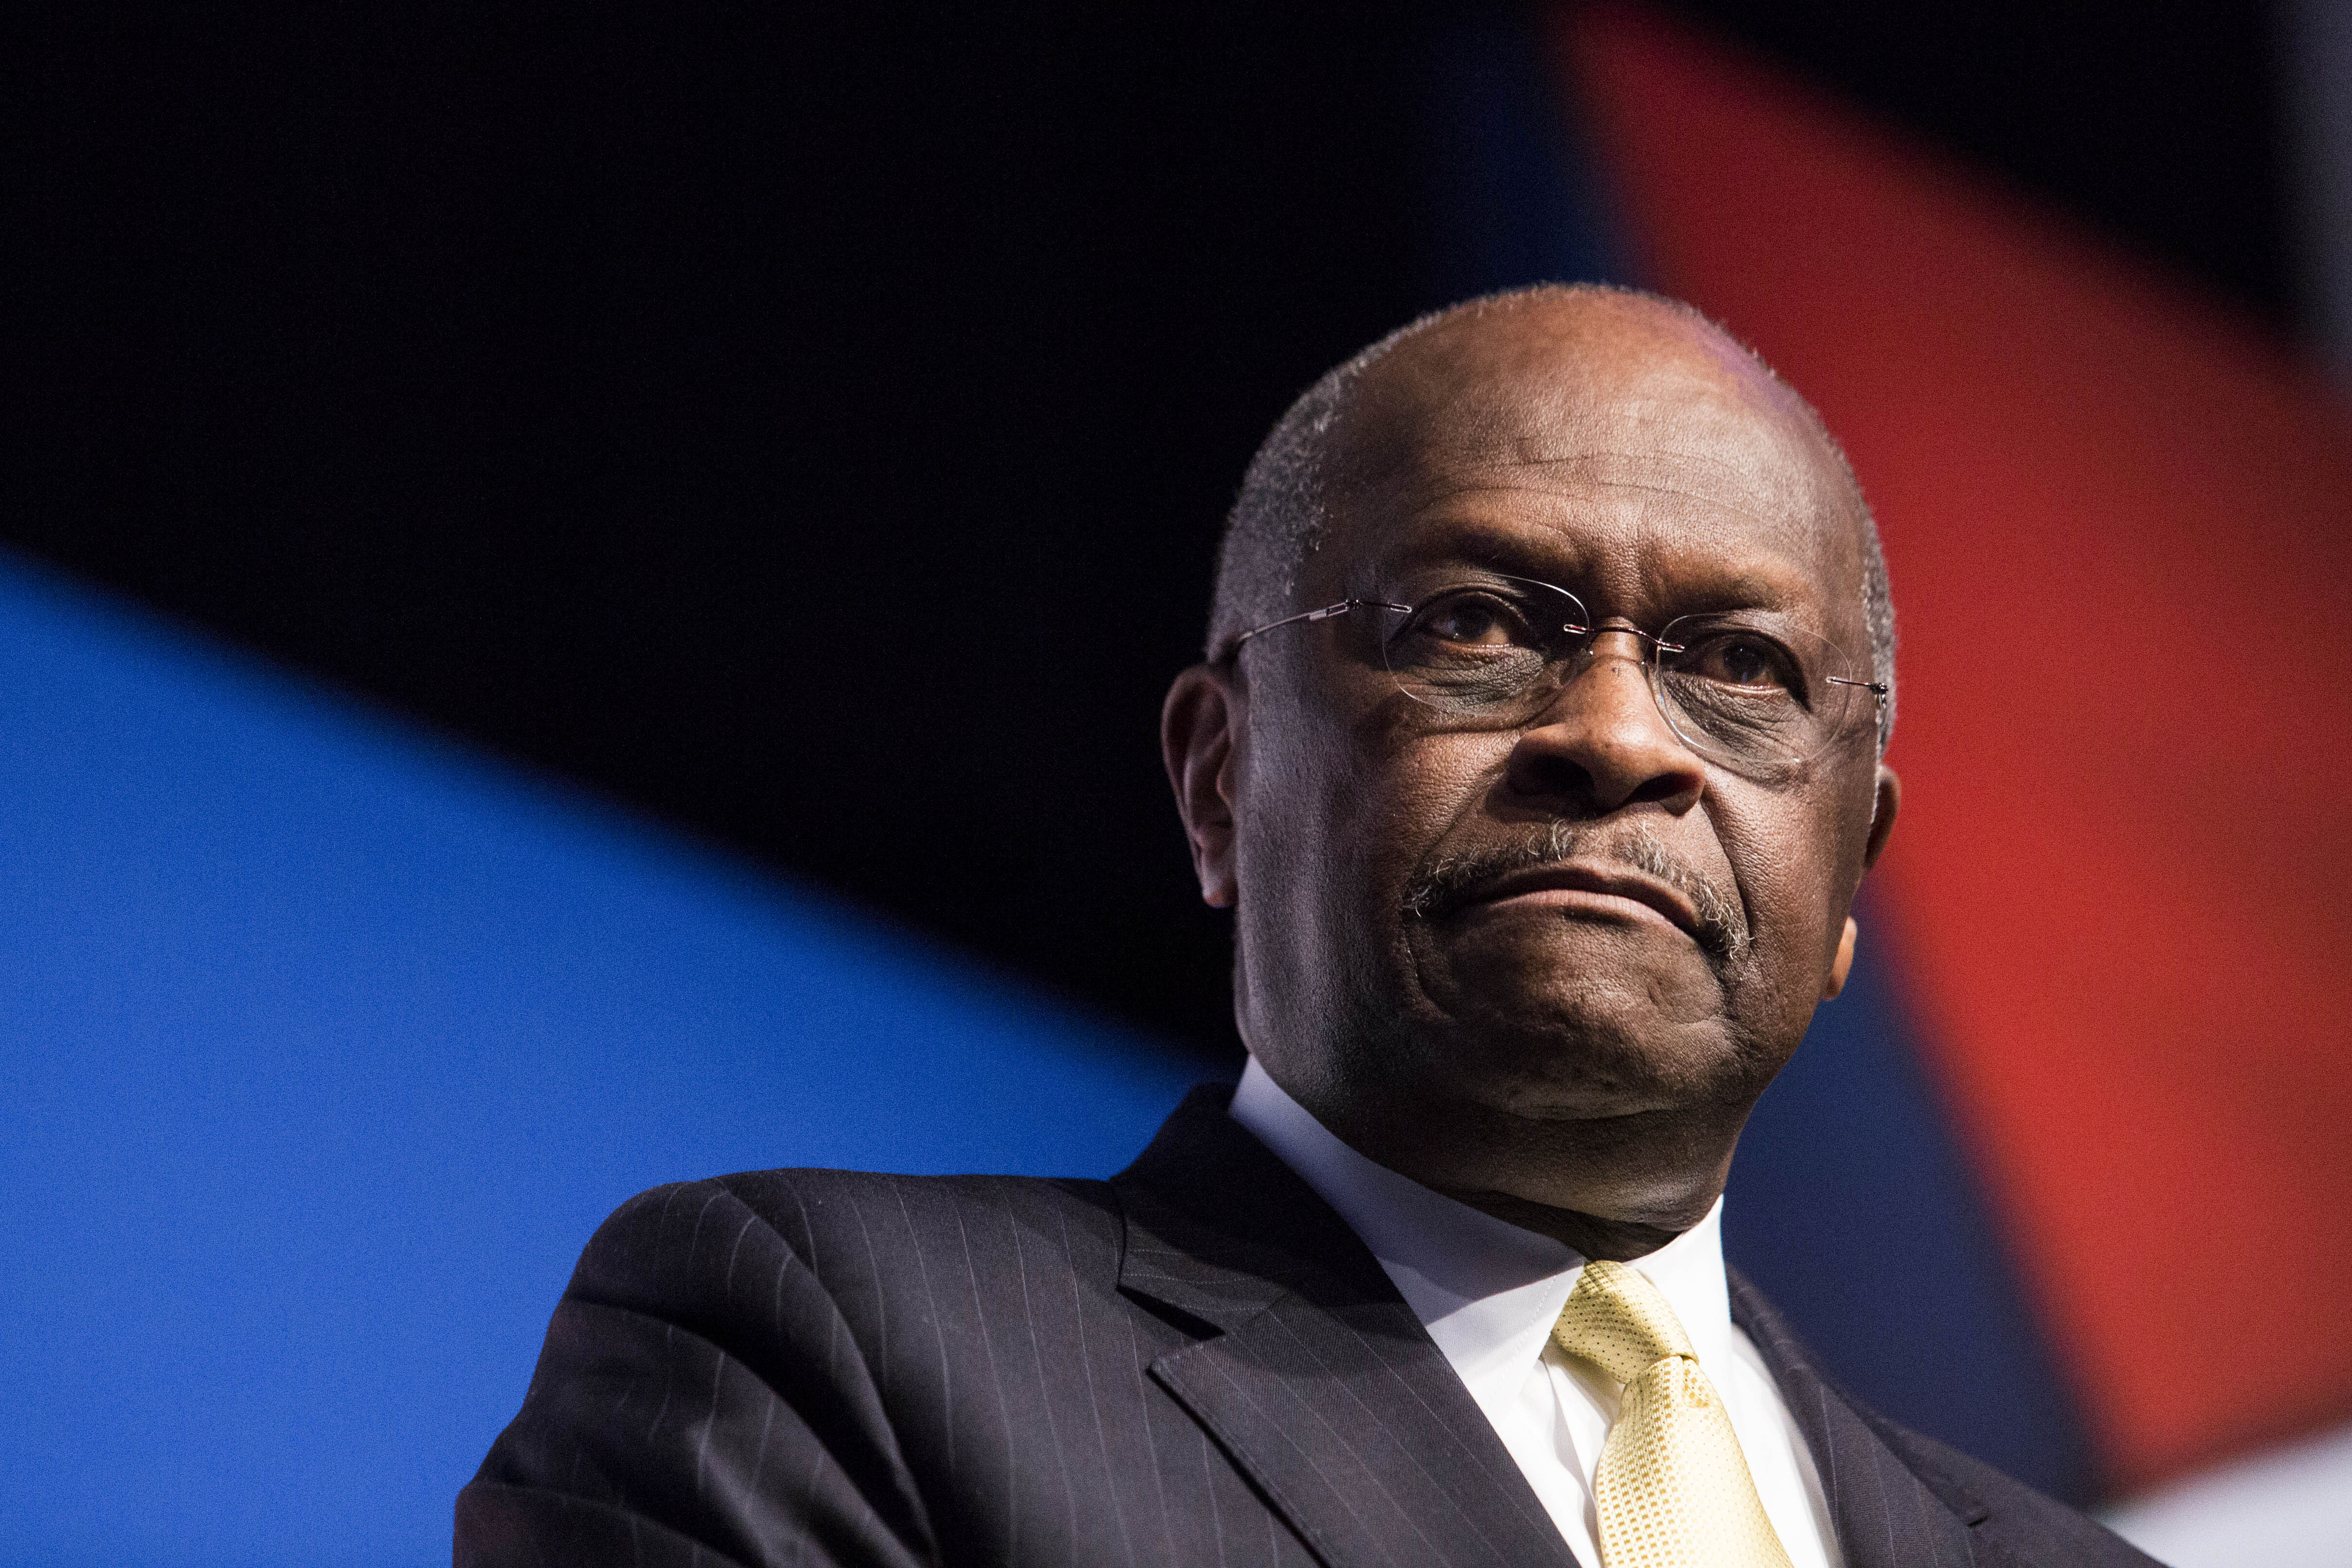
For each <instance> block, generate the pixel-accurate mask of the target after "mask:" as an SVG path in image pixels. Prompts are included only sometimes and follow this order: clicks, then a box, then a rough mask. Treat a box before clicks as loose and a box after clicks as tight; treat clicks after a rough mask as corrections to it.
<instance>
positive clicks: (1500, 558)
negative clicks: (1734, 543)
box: [1373, 520, 1829, 615]
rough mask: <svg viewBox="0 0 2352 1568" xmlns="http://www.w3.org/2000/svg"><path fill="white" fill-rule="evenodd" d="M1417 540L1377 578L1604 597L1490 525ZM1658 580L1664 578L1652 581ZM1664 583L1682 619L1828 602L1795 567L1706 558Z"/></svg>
mask: <svg viewBox="0 0 2352 1568" xmlns="http://www.w3.org/2000/svg"><path fill="white" fill-rule="evenodd" d="M1414 533H1415V537H1413V538H1412V539H1410V540H1408V541H1406V542H1402V543H1401V544H1400V545H1399V546H1397V547H1396V548H1394V549H1392V550H1391V551H1388V552H1384V555H1383V556H1381V557H1376V558H1375V561H1374V563H1373V565H1374V568H1375V572H1376V574H1377V575H1379V576H1381V577H1382V578H1392V577H1395V576H1398V575H1401V574H1404V573H1408V572H1422V571H1444V570H1445V569H1447V568H1448V567H1454V568H1458V569H1464V570H1469V571H1479V572H1489V573H1494V574H1498V575H1502V576H1509V577H1526V578H1531V579H1533V580H1535V581H1537V582H1541V583H1549V584H1552V585H1554V586H1556V587H1560V588H1566V589H1568V590H1569V591H1570V592H1571V593H1574V594H1576V595H1578V596H1579V597H1582V598H1597V597H1600V596H1602V590H1601V588H1600V587H1599V586H1598V585H1597V584H1596V583H1595V582H1594V581H1593V579H1594V578H1595V577H1596V576H1597V575H1599V574H1596V573H1595V572H1594V571H1592V570H1591V568H1590V566H1589V565H1588V564H1587V563H1581V562H1578V563H1571V562H1570V561H1566V560H1563V559H1562V558H1561V557H1560V555H1559V553H1557V552H1555V551H1553V550H1548V549H1546V548H1544V546H1543V545H1542V544H1541V543H1539V542H1536V541H1533V540H1527V539H1521V538H1517V537H1515V536H1514V532H1513V531H1508V530H1501V529H1496V528H1495V527H1494V526H1493V525H1491V524H1476V523H1469V522H1466V521H1451V520H1439V521H1433V523H1432V524H1430V525H1429V527H1428V528H1427V529H1426V530H1423V529H1416V530H1415V531H1414ZM1649 575H1650V576H1651V577H1653V579H1654V577H1655V576H1657V575H1661V574H1649ZM1663 575H1664V577H1665V579H1666V580H1665V581H1664V583H1662V584H1659V586H1660V587H1661V589H1662V590H1663V592H1662V595H1661V596H1662V597H1664V598H1665V599H1667V600H1668V601H1670V602H1671V603H1672V605H1674V607H1675V612H1676V613H1677V614H1682V615H1690V614H1698V613H1706V612H1711V611H1718V610H1728V609H1767V610H1780V611H1787V610H1790V609H1791V608H1794V607H1797V606H1799V605H1803V604H1806V603H1808V602H1813V603H1823V604H1825V603H1826V602H1827V600H1828V598H1829V595H1827V594H1826V593H1824V592H1823V591H1822V587H1821V585H1820V584H1817V583H1816V582H1814V581H1813V579H1812V577H1811V574H1807V573H1803V572H1801V571H1799V570H1797V569H1795V568H1794V566H1793V565H1791V566H1787V567H1783V566H1780V565H1777V564H1768V563H1764V562H1761V561H1757V560H1754V559H1752V558H1751V559H1748V560H1743V561H1724V560H1720V559H1718V558H1715V557H1710V556H1706V555H1699V556H1696V557H1692V556H1688V555H1685V556H1683V557H1681V558H1679V559H1677V560H1676V561H1675V562H1674V563H1672V564H1671V565H1670V566H1669V567H1668V568H1667V570H1666V572H1665V573H1664V574H1663Z"/></svg>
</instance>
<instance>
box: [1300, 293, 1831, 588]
mask: <svg viewBox="0 0 2352 1568" xmlns="http://www.w3.org/2000/svg"><path fill="white" fill-rule="evenodd" d="M1473 325H1474V327H1475V328H1478V329H1483V330H1475V331H1469V332H1465V333H1463V334H1459V335H1457V336H1456V337H1454V339H1453V340H1451V341H1439V342H1432V343H1429V344H1425V345H1424V344H1422V343H1420V342H1415V341H1408V342H1406V343H1405V344H1402V345H1400V347H1399V348H1398V349H1397V350H1396V351H1395V352H1394V353H1393V354H1392V355H1391V358H1390V359H1388V360H1384V361H1382V362H1381V363H1380V364H1378V365H1376V366H1374V367H1373V369H1372V370H1371V371H1370V372H1369V373H1368V374H1367V375H1366V378H1365V381H1364V383H1363V384H1362V385H1361V387H1360V391H1359V393H1358V395H1357V397H1356V398H1355V400H1354V401H1353V402H1352V403H1351V404H1350V405H1349V409H1348V411H1347V414H1346V416H1344V417H1343V419H1342V421H1341V427H1340V430H1339V432H1338V433H1337V437H1338V438H1337V440H1336V442H1335V450H1334V453H1333V458H1334V459H1335V460H1334V461H1333V462H1332V464H1331V467H1330V469H1329V470H1328V471H1329V472H1330V473H1331V474H1332V475H1333V476H1334V479H1335V482H1334V483H1333V485H1332V493H1331V499H1332V501H1333V508H1332V510H1333V512H1334V519H1333V521H1334V524H1335V526H1334V528H1333V530H1332V533H1331V538H1330V540H1329V545H1328V548H1327V550H1326V551H1325V552H1323V554H1324V556H1325V559H1324V560H1323V561H1322V562H1321V563H1319V564H1320V565H1321V567H1322V569H1323V571H1324V572H1325V573H1336V574H1342V575H1344V576H1345V577H1348V578H1354V577H1358V576H1360V575H1362V574H1364V573H1366V572H1370V573H1371V574H1374V575H1379V576H1393V575H1394V574H1398V573H1402V572H1409V571H1411V570H1412V569H1413V568H1415V567H1417V566H1421V565H1424V564H1444V563H1448V562H1454V561H1460V562H1465V563H1475V564H1479V565H1484V566H1487V567H1490V568H1492V569H1494V570H1497V571H1506V572H1516V573H1518V574H1524V575H1528V576H1536V577H1543V578H1546V579H1547V580H1549V581H1559V582H1562V583H1563V585H1566V586H1572V587H1576V588H1577V589H1578V590H1579V591H1580V592H1582V593H1584V594H1585V595H1587V596H1588V597H1589V598H1591V599H1592V600H1593V604H1592V606H1591V607H1592V608H1593V609H1595V610H1596V611H1598V612H1599V613H1601V614H1604V615H1612V614H1613V615H1624V616H1632V617H1633V618H1636V619H1637V620H1638V619H1642V618H1644V617H1646V616H1650V615H1653V614H1656V613H1660V612H1664V611H1669V610H1687V609H1698V608H1707V607H1716V606H1715V605H1714V602H1715V601H1742V602H1746V603H1751V604H1764V605H1771V606H1780V607H1788V608H1790V609H1797V608H1801V607H1811V606H1817V607H1818V608H1819V610H1820V611H1821V612H1822V613H1824V614H1826V615H1827V616H1829V618H1832V619H1834V620H1841V621H1842V620H1843V619H1845V618H1846V617H1845V616H1844V615H1843V606H1845V605H1858V604H1859V599H1860V595H1861V560H1860V534H1859V521H1860V519H1859V513H1858V511H1857V510H1856V506H1855V500H1854V498H1853V494H1852V490H1851V487H1850V485H1849V483H1848V482H1847V481H1846V479H1845V478H1844V475H1843V469H1842V468H1841V467H1840V466H1839V465H1838V463H1837V461H1836V459H1835V458H1834V456H1833V455H1832V452H1831V451H1830V448H1829V447H1828V446H1827V444H1826V442H1825V441H1824V440H1823V438H1822V437H1821V435H1820V434H1819V432H1818V431H1817V430H1816V428H1815V427H1814V426H1813V425H1812V423H1811V420H1810V418H1809V417H1807V416H1806V415H1805V413H1804V411H1803V409H1802V408H1801V405H1798V404H1797V402H1796V400H1795V399H1794V397H1793V396H1792V395H1790V394H1789V393H1788V392H1787V390H1786V389H1785V388H1783V387H1781V386H1780V384H1778V383H1776V382H1774V381H1772V380H1771V379H1770V378H1769V376H1767V375H1765V374H1763V373H1762V371H1761V370H1760V369H1759V367H1757V366H1756V365H1755V364H1754V363H1753V362H1752V361H1751V360H1749V359H1748V356H1747V355H1746V354H1745V353H1742V352H1741V351H1739V350H1738V349H1737V348H1736V347H1734V346H1732V345H1730V344H1728V343H1726V342H1723V341H1722V340H1720V339H1719V338H1716V337H1714V336H1713V335H1712V334H1711V333H1707V332H1706V331H1704V329H1699V328H1696V327H1695V326H1685V325H1684V324H1683V323H1681V322H1679V321H1669V322H1664V323H1660V322H1657V321H1650V320H1643V319H1636V320H1635V321H1632V322H1630V323H1628V322H1625V321H1605V320H1604V321H1601V323H1599V330H1581V329H1588V328H1589V327H1590V326H1591V323H1588V322H1585V321H1580V320H1578V319H1576V318H1575V317H1574V316H1573V315H1571V316H1570V319H1569V320H1567V321H1556V320H1555V321H1536V322H1534V323H1519V322H1514V321H1510V320H1508V319H1506V320H1504V321H1499V322H1498V321H1485V322H1478V323H1474V324H1473ZM1629 329H1630V330H1629ZM1441 330H1442V329H1441ZM1696 601H1706V603H1700V602H1696Z"/></svg>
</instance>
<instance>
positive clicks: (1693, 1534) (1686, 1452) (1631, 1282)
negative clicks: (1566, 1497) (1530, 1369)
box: [1551, 1259, 1790, 1568]
mask: <svg viewBox="0 0 2352 1568" xmlns="http://www.w3.org/2000/svg"><path fill="white" fill-rule="evenodd" d="M1551 1337H1552V1338H1553V1339H1554V1340H1555V1341H1557V1342H1559V1348H1560V1349H1562V1350H1564V1351H1566V1352H1568V1353H1569V1354H1570V1355H1572V1356H1577V1357H1580V1358H1581V1359H1582V1360H1585V1361H1587V1362H1590V1363H1592V1364H1593V1365H1594V1366H1597V1367H1599V1368H1600V1369H1601V1371H1602V1372H1604V1373H1607V1374H1608V1375H1609V1377H1610V1378H1611V1379H1612V1381H1614V1382H1617V1383H1622V1384H1624V1385H1625V1393H1624V1394H1623V1397H1622V1399H1621V1400H1620V1402H1619V1404H1618V1406H1617V1424H1616V1425H1615V1426H1612V1427H1610V1428H1609V1437H1608V1440H1607V1441H1606V1442H1604V1443H1603V1444H1602V1445H1601V1463H1600V1464H1599V1465H1598V1466H1597V1467H1596V1468H1594V1470H1593V1475H1592V1496H1593V1500H1594V1502H1595V1503H1596V1504H1597V1505H1598V1510H1599V1512H1600V1515H1601V1562H1602V1563H1603V1564H1604V1565H1605V1568H1790V1565H1789V1554H1788V1552H1786V1551H1785V1550H1783V1549H1782V1547H1781V1545H1780V1537H1779V1536H1778V1535H1776V1534H1774V1533H1773V1531H1772V1521H1770V1520H1769V1519H1768V1518H1766V1517H1765V1514H1764V1504H1763V1501H1762V1500H1761V1499H1759V1498H1758V1497H1757V1495H1756V1482H1755V1479H1753V1478H1752V1477H1750V1476H1749V1475H1748V1461H1747V1459H1746V1458H1743V1457H1742V1456H1741V1454H1740V1452H1739V1438H1738V1435H1737V1434H1735V1433H1734V1432H1733V1431H1732V1429H1731V1416H1730V1415H1729V1413H1728V1412H1727V1411H1726V1410H1725V1409H1724V1408H1723V1399H1722V1396H1721V1395H1719V1394H1717V1393H1716V1392H1715V1385H1714V1384H1711V1383H1709V1382H1707V1380H1706V1373H1703V1372H1701V1371H1699V1369H1698V1357H1697V1356H1696V1355H1694V1354H1693V1353H1692V1352H1691V1342H1690V1336H1689V1335H1688V1334H1685V1332H1683V1325H1682V1321H1681V1320H1680V1319H1678V1318H1676V1317H1675V1310H1674V1309H1673V1308H1672V1307H1670V1306H1668V1305H1667V1304H1666V1299H1665V1297H1664V1295H1662V1294H1660V1293H1659V1290H1658V1288H1657V1287H1656V1286H1655V1285H1653V1284H1651V1283H1650V1281H1649V1280H1648V1279H1645V1278H1643V1276H1642V1274H1641V1273H1640V1272H1638V1271H1637V1270H1635V1269H1632V1268H1627V1267H1626V1266H1625V1265H1623V1264H1622V1263H1612V1262H1609V1261H1607V1260H1606V1259H1603V1260H1601V1261H1598V1262H1593V1263H1588V1264H1586V1265H1585V1268H1584V1273H1583V1276H1582V1277H1581V1278H1580V1279H1578V1280H1577V1282H1576V1289H1573V1290H1571V1291H1570V1292H1569V1296H1568V1305H1567V1306H1565V1307H1563V1308H1561V1309H1560V1312H1559V1321H1558V1322H1557V1323H1555V1324H1553V1325H1552V1331H1551Z"/></svg>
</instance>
